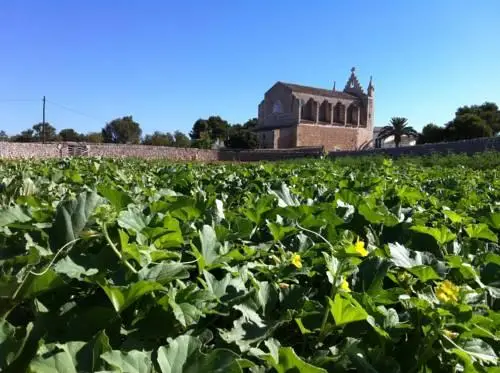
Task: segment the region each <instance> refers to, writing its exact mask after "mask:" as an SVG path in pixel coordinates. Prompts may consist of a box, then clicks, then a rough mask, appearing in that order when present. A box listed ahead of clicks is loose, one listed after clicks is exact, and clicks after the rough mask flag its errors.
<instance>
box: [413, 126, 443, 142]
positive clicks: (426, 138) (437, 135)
mask: <svg viewBox="0 0 500 373" xmlns="http://www.w3.org/2000/svg"><path fill="white" fill-rule="evenodd" d="M445 136H446V133H445V129H444V128H443V127H440V126H438V125H436V124H434V123H429V124H426V125H425V126H424V128H422V133H421V134H420V135H419V137H418V140H417V143H418V144H430V143H437V142H442V141H444V139H445Z"/></svg>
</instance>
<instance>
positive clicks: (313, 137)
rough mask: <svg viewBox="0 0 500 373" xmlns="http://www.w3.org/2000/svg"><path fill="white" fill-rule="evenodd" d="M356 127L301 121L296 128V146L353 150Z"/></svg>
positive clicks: (355, 140)
mask: <svg viewBox="0 0 500 373" xmlns="http://www.w3.org/2000/svg"><path fill="white" fill-rule="evenodd" d="M358 131H359V130H358V129H357V128H352V127H339V126H331V125H324V124H306V123H301V124H300V125H299V126H298V128H297V146H305V145H307V146H324V147H325V149H326V150H327V151H333V150H354V149H356V147H357V145H358V144H357V138H358Z"/></svg>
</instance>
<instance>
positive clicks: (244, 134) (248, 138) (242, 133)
mask: <svg viewBox="0 0 500 373" xmlns="http://www.w3.org/2000/svg"><path fill="white" fill-rule="evenodd" d="M224 144H225V145H226V147H228V148H232V149H255V148H257V147H258V146H259V141H258V139H257V135H256V134H255V133H254V132H252V131H251V130H249V129H247V128H245V127H244V126H240V125H234V126H231V128H230V129H229V132H228V138H227V140H226V141H225V142H224Z"/></svg>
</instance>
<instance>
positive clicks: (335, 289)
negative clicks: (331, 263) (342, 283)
mask: <svg viewBox="0 0 500 373" xmlns="http://www.w3.org/2000/svg"><path fill="white" fill-rule="evenodd" d="M342 264H343V262H341V263H340V264H339V268H338V269H337V272H335V276H334V277H333V284H332V289H331V290H330V299H333V298H334V297H335V294H336V292H337V287H336V285H335V284H336V283H337V278H338V274H339V273H340V272H341V271H342ZM329 314H330V304H329V302H328V300H327V303H326V306H325V313H324V314H323V321H322V322H321V329H320V331H319V335H320V340H323V337H324V335H323V334H324V333H325V327H326V322H327V321H328V315H329Z"/></svg>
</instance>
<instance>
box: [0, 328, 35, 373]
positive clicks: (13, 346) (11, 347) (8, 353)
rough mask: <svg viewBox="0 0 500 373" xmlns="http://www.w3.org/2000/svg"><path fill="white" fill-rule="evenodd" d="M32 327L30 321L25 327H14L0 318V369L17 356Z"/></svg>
mask: <svg viewBox="0 0 500 373" xmlns="http://www.w3.org/2000/svg"><path fill="white" fill-rule="evenodd" d="M32 329H33V324H32V323H29V324H28V325H27V326H26V327H14V326H12V325H11V324H9V323H8V322H7V321H6V320H4V319H2V320H0V370H1V369H2V368H4V367H5V366H6V365H9V364H10V363H12V362H13V361H14V360H15V359H16V358H17V357H18V356H19V354H20V353H21V351H22V349H23V348H24V345H25V344H26V340H27V339H28V337H29V335H30V332H31V330H32Z"/></svg>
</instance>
